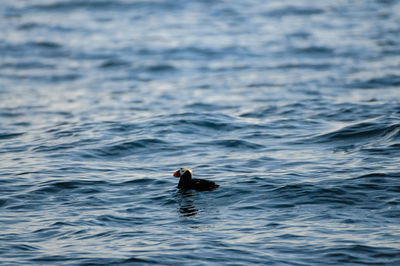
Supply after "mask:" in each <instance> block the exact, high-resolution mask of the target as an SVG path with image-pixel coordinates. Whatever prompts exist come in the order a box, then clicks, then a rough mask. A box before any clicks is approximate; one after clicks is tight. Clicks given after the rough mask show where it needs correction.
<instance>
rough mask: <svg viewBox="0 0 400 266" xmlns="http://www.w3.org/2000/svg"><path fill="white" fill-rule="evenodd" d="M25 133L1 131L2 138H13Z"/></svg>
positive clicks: (0, 137)
mask: <svg viewBox="0 0 400 266" xmlns="http://www.w3.org/2000/svg"><path fill="white" fill-rule="evenodd" d="M22 135H24V133H0V139H13V138H17V137H19V136H22Z"/></svg>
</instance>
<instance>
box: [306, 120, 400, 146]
mask: <svg viewBox="0 0 400 266" xmlns="http://www.w3.org/2000/svg"><path fill="white" fill-rule="evenodd" d="M399 131H400V124H390V125H387V124H383V123H378V122H374V121H373V122H361V123H356V124H353V125H350V126H345V127H343V128H340V129H338V130H335V131H332V132H329V133H325V134H322V135H319V136H316V137H314V138H313V139H312V140H311V142H315V143H329V142H352V143H357V142H361V141H366V140H371V139H373V140H374V141H377V139H379V138H385V137H386V138H389V139H393V138H396V137H398V136H399Z"/></svg>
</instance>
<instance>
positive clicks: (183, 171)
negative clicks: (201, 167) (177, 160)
mask: <svg viewBox="0 0 400 266" xmlns="http://www.w3.org/2000/svg"><path fill="white" fill-rule="evenodd" d="M187 175H188V176H190V177H192V175H193V172H192V170H191V169H190V168H179V169H178V170H176V171H175V172H174V174H173V176H175V177H181V176H187Z"/></svg>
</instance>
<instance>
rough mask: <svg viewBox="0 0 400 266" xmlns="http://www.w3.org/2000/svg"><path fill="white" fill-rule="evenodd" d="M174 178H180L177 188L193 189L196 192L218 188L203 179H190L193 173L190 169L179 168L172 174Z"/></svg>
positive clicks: (213, 183) (216, 185)
mask: <svg viewBox="0 0 400 266" xmlns="http://www.w3.org/2000/svg"><path fill="white" fill-rule="evenodd" d="M173 176H174V177H180V179H179V184H178V188H180V189H194V190H197V191H210V190H213V189H216V188H217V187H219V185H218V184H215V182H213V181H208V180H204V179H198V178H192V176H193V172H192V169H190V168H179V169H178V170H176V171H175V172H174V174H173Z"/></svg>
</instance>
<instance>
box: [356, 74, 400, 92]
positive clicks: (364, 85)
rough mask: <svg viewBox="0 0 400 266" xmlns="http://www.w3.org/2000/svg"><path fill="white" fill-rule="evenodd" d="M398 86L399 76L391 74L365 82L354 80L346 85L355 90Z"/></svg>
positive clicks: (399, 83) (399, 84) (399, 82)
mask: <svg viewBox="0 0 400 266" xmlns="http://www.w3.org/2000/svg"><path fill="white" fill-rule="evenodd" d="M398 86H400V76H399V75H393V74H389V75H386V76H383V77H373V78H370V79H366V80H355V81H352V82H351V83H350V84H348V87H349V88H355V89H376V88H394V87H398Z"/></svg>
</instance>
